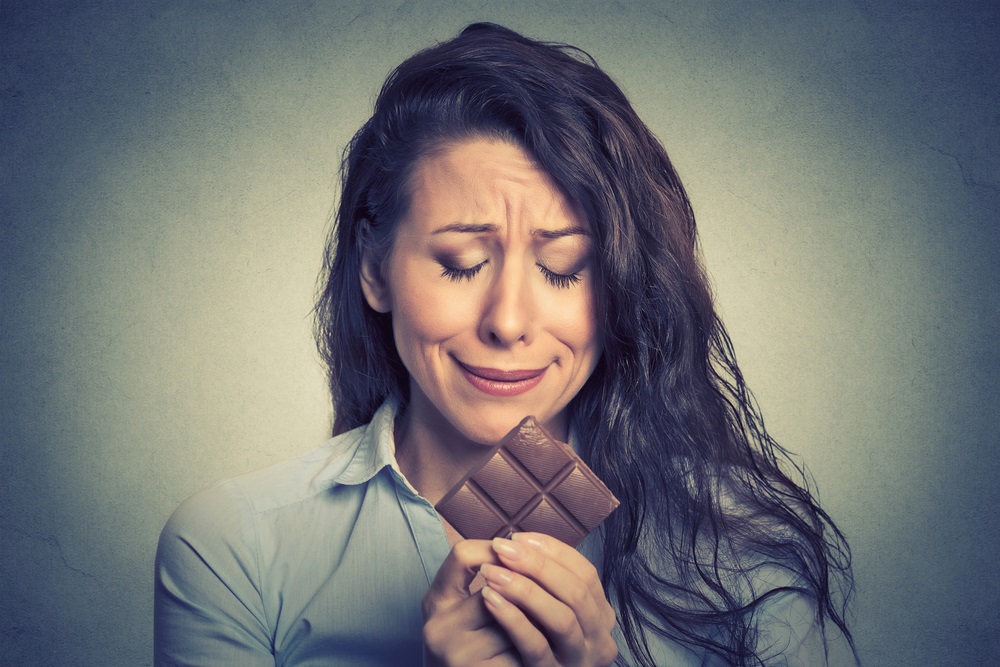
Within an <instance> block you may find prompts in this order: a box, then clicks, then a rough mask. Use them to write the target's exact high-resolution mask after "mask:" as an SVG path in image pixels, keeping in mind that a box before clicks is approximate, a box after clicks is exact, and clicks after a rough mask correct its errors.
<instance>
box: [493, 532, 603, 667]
mask: <svg viewBox="0 0 1000 667" xmlns="http://www.w3.org/2000/svg"><path fill="white" fill-rule="evenodd" d="M492 547H493V551H494V552H495V553H496V554H497V556H498V557H499V560H500V562H501V564H500V565H498V564H496V563H495V561H493V560H485V559H484V560H483V564H482V565H481V566H480V569H479V571H480V573H481V574H482V575H483V577H484V578H485V579H486V582H487V585H486V587H484V588H483V589H482V590H481V591H480V593H481V596H482V598H483V600H484V601H485V603H486V604H485V608H486V610H487V611H488V612H489V613H490V614H491V615H492V617H493V618H494V619H496V622H497V623H498V624H499V625H500V627H502V628H503V629H504V630H505V631H506V633H507V637H508V638H509V640H510V642H512V644H513V646H514V648H515V649H516V650H517V653H518V655H520V657H521V659H522V660H523V662H524V664H525V665H530V666H532V667H534V666H536V665H537V666H538V667H549V666H551V665H574V666H587V667H590V666H601V667H606V666H607V665H610V664H611V663H612V662H613V661H614V659H615V657H616V656H617V655H618V647H617V645H616V644H615V640H614V639H613V638H612V637H611V631H612V630H613V629H614V627H615V612H614V609H612V607H611V604H610V603H609V602H608V599H607V596H605V594H604V588H603V586H601V580H600V577H598V575H597V570H596V569H595V568H594V566H593V565H592V564H591V563H590V561H588V560H587V559H586V558H584V557H583V555H581V554H580V553H579V552H577V551H576V550H575V549H573V548H572V547H570V546H569V545H567V544H564V543H563V542H560V541H559V540H557V539H555V538H552V537H549V536H547V535H542V534H540V533H517V534H515V535H514V536H513V539H511V540H505V539H500V538H497V539H494V540H493V543H492Z"/></svg>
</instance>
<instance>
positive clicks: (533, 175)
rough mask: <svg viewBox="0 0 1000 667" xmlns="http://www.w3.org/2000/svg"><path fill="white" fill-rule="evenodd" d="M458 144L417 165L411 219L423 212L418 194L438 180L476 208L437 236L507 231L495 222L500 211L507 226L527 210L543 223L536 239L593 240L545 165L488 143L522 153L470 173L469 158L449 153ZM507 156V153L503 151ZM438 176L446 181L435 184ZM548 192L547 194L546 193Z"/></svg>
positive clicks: (534, 228) (537, 227)
mask: <svg viewBox="0 0 1000 667" xmlns="http://www.w3.org/2000/svg"><path fill="white" fill-rule="evenodd" d="M460 143H461V142H451V143H449V144H445V146H444V148H445V150H440V151H435V152H433V153H431V154H429V155H426V156H424V157H422V158H420V159H419V160H418V161H417V163H416V165H415V167H414V169H413V173H412V181H411V188H410V193H411V195H410V207H409V211H408V212H407V216H413V215H419V213H420V209H421V208H422V207H421V202H420V198H421V196H420V193H422V192H426V191H428V188H427V187H426V184H427V183H428V182H429V181H432V180H434V181H436V182H437V183H438V184H440V182H441V181H445V182H447V183H448V184H449V185H448V190H450V191H451V192H455V193H457V194H458V195H460V196H459V197H457V198H456V199H457V200H461V201H464V202H468V203H470V204H471V205H472V206H474V207H475V208H474V209H473V210H463V211H456V212H455V213H454V214H452V216H451V218H450V219H451V220H452V221H454V222H452V223H451V224H448V225H446V227H445V228H442V229H441V230H438V231H436V232H435V233H439V232H440V231H446V230H447V229H446V228H447V227H451V226H453V225H463V224H464V225H469V226H473V225H477V226H478V225H484V226H485V225H495V226H498V230H497V231H499V229H502V228H504V227H507V228H509V225H502V226H500V225H497V223H498V222H499V221H498V220H496V217H497V216H496V211H498V210H500V209H501V208H502V210H503V212H504V213H503V220H504V221H505V222H509V221H510V220H513V219H515V218H516V217H518V216H520V215H522V211H523V210H531V211H532V212H533V213H534V214H535V215H534V216H533V217H534V218H535V220H533V221H532V222H533V223H536V221H539V222H537V223H536V224H533V225H529V228H530V229H532V232H531V234H532V236H541V237H547V238H557V237H559V236H565V235H567V233H570V232H572V233H582V234H585V235H588V236H589V230H588V225H586V224H577V223H580V222H582V223H586V219H585V217H584V216H583V215H581V213H580V211H579V210H578V207H577V206H575V205H574V204H573V203H572V202H571V201H570V200H569V198H568V197H566V196H565V193H563V191H562V188H560V187H559V185H558V184H557V183H555V181H553V180H552V178H551V177H550V176H549V175H548V173H547V172H546V171H545V170H544V169H543V168H542V167H541V165H539V164H538V162H537V161H535V160H533V159H531V158H530V157H529V156H528V155H527V154H526V153H524V151H523V150H522V149H520V148H519V147H518V146H517V145H516V144H512V143H509V142H505V141H499V140H487V144H488V145H495V146H500V147H509V148H511V149H513V151H517V152H519V153H520V155H517V156H516V157H512V158H508V157H507V155H505V159H504V160H503V162H502V163H500V162H497V161H495V160H490V161H484V160H476V161H475V166H474V168H470V167H472V165H470V164H469V156H465V155H460V154H456V153H455V152H454V151H448V150H446V149H447V148H450V147H454V146H455V145H458V144H460ZM513 151H512V152H513ZM505 153H507V152H506V151H505ZM432 158H436V159H432ZM441 158H443V159H441ZM435 171H436V172H438V174H437V175H438V176H439V177H444V178H437V179H435V178H433V176H434V174H433V172H435ZM470 173H475V174H477V175H479V176H486V178H470V177H469V176H468V175H469V174H470ZM529 186H530V187H529ZM525 187H529V190H528V192H524V189H525ZM546 189H548V190H549V192H545V190H546ZM552 190H555V191H558V192H560V193H562V194H563V201H559V200H558V199H556V198H554V197H552V196H551V191H552ZM525 199H530V202H528V201H525ZM543 202H544V204H546V205H545V206H544V208H541V207H540V204H541V203H543ZM546 220H560V221H562V220H571V221H574V224H571V225H570V226H569V227H568V228H567V227H566V226H565V225H556V226H555V227H554V228H545V226H544V221H546ZM461 231H472V230H471V229H468V230H461ZM484 231H485V230H484Z"/></svg>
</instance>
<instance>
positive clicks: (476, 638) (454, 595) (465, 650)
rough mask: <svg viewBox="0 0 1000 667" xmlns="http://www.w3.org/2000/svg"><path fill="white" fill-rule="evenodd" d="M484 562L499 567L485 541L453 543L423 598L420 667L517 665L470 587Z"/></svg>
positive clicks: (507, 642)
mask: <svg viewBox="0 0 1000 667" xmlns="http://www.w3.org/2000/svg"><path fill="white" fill-rule="evenodd" d="M484 563H492V564H494V565H496V564H499V560H498V559H497V555H496V552H494V550H493V546H492V543H491V542H490V541H489V540H462V541H461V542H458V543H457V544H455V546H454V547H452V549H451V553H449V554H448V557H447V558H446V559H445V561H444V563H443V564H442V565H441V569H440V570H438V573H437V575H436V576H435V577H434V582H433V583H432V584H431V587H430V589H429V590H428V591H427V594H426V595H424V601H423V608H424V666H425V667H444V666H449V667H451V666H458V665H460V666H462V667H465V666H467V665H491V666H494V665H495V666H496V667H515V666H518V667H519V666H520V665H521V660H520V658H519V657H518V653H517V651H516V650H515V649H514V647H513V645H512V644H511V642H510V639H509V638H508V637H507V633H506V632H505V631H504V630H503V629H502V628H501V627H500V626H499V625H498V624H497V622H496V621H495V620H494V618H493V615H492V614H490V612H489V610H487V609H486V606H485V602H484V601H483V596H482V594H481V593H479V592H476V593H470V592H469V585H470V584H471V583H472V580H473V579H475V577H476V574H478V573H479V568H480V567H481V566H482V565H483V564H484Z"/></svg>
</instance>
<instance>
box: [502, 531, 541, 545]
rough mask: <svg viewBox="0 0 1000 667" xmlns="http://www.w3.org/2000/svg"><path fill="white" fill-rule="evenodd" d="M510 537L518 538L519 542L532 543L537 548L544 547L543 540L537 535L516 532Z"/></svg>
mask: <svg viewBox="0 0 1000 667" xmlns="http://www.w3.org/2000/svg"><path fill="white" fill-rule="evenodd" d="M510 539H512V540H517V541H518V542H524V543H525V544H530V545H531V546H533V547H535V548H536V549H542V548H543V547H542V541H541V540H540V539H538V538H537V537H532V536H531V535H529V534H527V533H514V534H513V535H511V537H510Z"/></svg>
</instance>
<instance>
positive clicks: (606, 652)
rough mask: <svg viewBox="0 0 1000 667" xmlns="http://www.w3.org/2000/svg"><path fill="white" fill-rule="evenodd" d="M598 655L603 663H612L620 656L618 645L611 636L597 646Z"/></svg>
mask: <svg viewBox="0 0 1000 667" xmlns="http://www.w3.org/2000/svg"><path fill="white" fill-rule="evenodd" d="M597 656H598V660H600V662H601V664H604V665H610V664H611V663H612V662H614V661H615V658H617V657H618V645H617V644H616V643H615V640H613V639H612V638H611V637H607V638H606V639H605V640H604V641H602V642H601V645H600V646H599V647H597Z"/></svg>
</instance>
